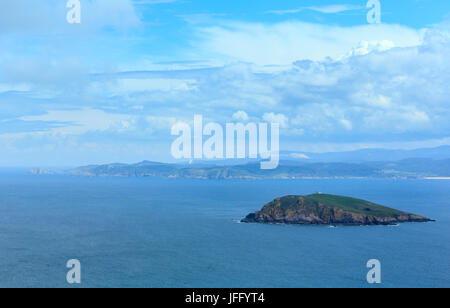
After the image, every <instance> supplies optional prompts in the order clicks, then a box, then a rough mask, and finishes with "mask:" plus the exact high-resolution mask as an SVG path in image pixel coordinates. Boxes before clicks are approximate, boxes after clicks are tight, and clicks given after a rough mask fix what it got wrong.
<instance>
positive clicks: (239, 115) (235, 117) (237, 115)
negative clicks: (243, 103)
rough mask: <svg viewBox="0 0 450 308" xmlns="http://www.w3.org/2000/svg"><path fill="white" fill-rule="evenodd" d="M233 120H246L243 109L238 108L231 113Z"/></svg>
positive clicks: (246, 116)
mask: <svg viewBox="0 0 450 308" xmlns="http://www.w3.org/2000/svg"><path fill="white" fill-rule="evenodd" d="M233 120H237V121H248V114H247V113H246V112H245V111H242V110H239V111H236V112H235V113H234V114H233Z"/></svg>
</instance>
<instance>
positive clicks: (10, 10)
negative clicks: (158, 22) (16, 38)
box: [0, 0, 141, 35]
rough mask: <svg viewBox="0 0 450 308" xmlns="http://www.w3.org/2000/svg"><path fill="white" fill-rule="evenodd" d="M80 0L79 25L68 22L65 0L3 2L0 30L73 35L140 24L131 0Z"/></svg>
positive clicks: (15, 0)
mask: <svg viewBox="0 0 450 308" xmlns="http://www.w3.org/2000/svg"><path fill="white" fill-rule="evenodd" d="M81 2H82V6H81V24H79V25H78V24H77V25H70V24H69V23H67V21H66V15H67V12H68V11H69V9H68V8H67V7H66V3H67V1H58V0H49V1H35V0H14V1H3V2H2V8H1V10H0V33H20V34H41V35H51V34H56V33H59V34H61V33H66V34H71V35H75V34H77V33H79V32H82V33H85V31H92V30H98V29H102V28H104V27H112V28H116V29H127V28H131V27H137V26H139V25H140V24H141V22H140V18H139V16H138V15H137V13H136V11H135V9H134V6H133V2H132V1H131V0H114V1H111V0H91V1H81Z"/></svg>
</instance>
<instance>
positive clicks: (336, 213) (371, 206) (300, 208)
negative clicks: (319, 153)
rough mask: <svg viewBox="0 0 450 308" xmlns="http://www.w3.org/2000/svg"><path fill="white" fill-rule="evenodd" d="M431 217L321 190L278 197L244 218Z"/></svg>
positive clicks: (342, 221)
mask: <svg viewBox="0 0 450 308" xmlns="http://www.w3.org/2000/svg"><path fill="white" fill-rule="evenodd" d="M429 221H433V220H431V219H429V218H427V217H424V216H419V215H415V214H411V213H406V212H402V211H398V210H395V209H392V208H389V207H385V206H381V205H378V204H375V203H372V202H369V201H365V200H360V199H355V198H350V197H343V196H335V195H328V194H322V193H317V194H313V195H309V196H286V197H282V198H277V199H275V200H273V201H272V202H270V203H268V204H266V205H265V206H264V207H263V208H262V210H261V211H257V212H255V213H252V214H250V215H248V216H247V217H246V218H244V219H243V220H242V222H245V223H273V224H299V225H348V226H352V225H353V226H362V225H394V224H397V223H403V222H429Z"/></svg>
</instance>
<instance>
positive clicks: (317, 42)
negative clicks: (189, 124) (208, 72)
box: [197, 21, 423, 65]
mask: <svg viewBox="0 0 450 308" xmlns="http://www.w3.org/2000/svg"><path fill="white" fill-rule="evenodd" d="M197 31H198V35H199V37H200V38H201V42H200V47H201V48H202V50H203V54H204V55H205V56H206V57H208V56H209V57H210V56H211V55H216V56H222V57H224V58H225V59H234V60H238V61H245V62H249V63H257V64H261V65H268V64H278V65H283V64H290V63H292V62H294V61H297V60H305V59H308V60H314V61H319V60H324V59H326V58H327V57H331V58H333V59H338V58H340V57H342V56H344V55H348V54H349V52H351V51H352V50H353V49H354V48H358V46H360V43H361V42H362V41H366V42H378V43H375V47H376V48H378V49H380V48H382V49H385V48H387V47H388V46H393V45H395V46H397V47H409V46H417V45H420V44H421V41H422V38H423V31H417V30H414V29H411V28H407V27H404V26H399V25H388V24H381V25H361V26H355V27H340V26H328V25H321V24H313V23H306V22H300V21H292V22H282V23H276V24H269V25H268V24H256V23H237V22H230V23H224V24H221V25H219V26H214V27H199V28H198V29H197ZM387 42H389V43H387ZM368 44H369V46H367V48H365V50H367V52H369V51H370V50H368V49H369V48H371V46H370V43H368ZM362 49H364V48H360V49H359V50H360V51H361V50H362ZM354 52H355V51H354Z"/></svg>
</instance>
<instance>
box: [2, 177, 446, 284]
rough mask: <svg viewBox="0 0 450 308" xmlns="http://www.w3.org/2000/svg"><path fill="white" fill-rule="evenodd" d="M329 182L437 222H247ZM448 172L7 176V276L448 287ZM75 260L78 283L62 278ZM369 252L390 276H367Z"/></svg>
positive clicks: (14, 280)
mask: <svg viewBox="0 0 450 308" xmlns="http://www.w3.org/2000/svg"><path fill="white" fill-rule="evenodd" d="M315 192H324V193H330V194H339V195H346V196H352V197H357V198H362V199H366V200H369V201H372V202H375V203H379V204H382V205H386V206H390V207H394V208H397V209H400V210H404V211H408V212H413V213H416V214H420V215H425V216H427V217H430V218H432V219H436V220H437V221H436V222H434V223H414V224H402V225H399V226H368V227H337V228H330V227H327V226H287V225H260V224H243V223H239V220H240V219H242V218H243V217H245V216H246V215H247V214H248V213H250V212H254V211H255V210H259V209H260V208H261V207H262V206H263V205H264V204H265V203H267V202H269V201H271V200H272V199H274V198H276V197H280V196H283V195H288V194H311V193H315ZM449 192H450V181H448V180H435V181H433V180H393V179H348V180H347V179H335V180H280V181H278V180H273V181H234V180H233V181H202V180H175V179H173V180H169V179H150V178H76V177H69V176H31V175H24V174H17V173H14V172H8V173H2V174H1V175H0V287H151V288H152V287H177V288H178V287H189V288H194V287H202V288H203V287H227V288H238V287H239V288H240V287H242V288H250V287H251V288H262V287H288V288H294V287H450V198H449ZM70 259H78V260H79V261H80V262H81V279H82V280H81V284H80V285H70V284H68V283H67V281H66V274H67V271H68V270H69V269H68V268H66V263H67V261H68V260H70ZM370 259H378V260H379V261H380V262H381V277H382V283H381V284H379V285H371V284H368V283H367V281H366V275H367V272H368V271H369V269H368V268H367V267H366V263H367V261H368V260H370Z"/></svg>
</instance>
